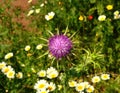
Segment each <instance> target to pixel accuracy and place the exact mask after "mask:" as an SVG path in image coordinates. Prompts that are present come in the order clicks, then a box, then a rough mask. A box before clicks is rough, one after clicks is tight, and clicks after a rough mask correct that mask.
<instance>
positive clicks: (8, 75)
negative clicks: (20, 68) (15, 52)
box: [6, 70, 15, 78]
mask: <svg viewBox="0 0 120 93" xmlns="http://www.w3.org/2000/svg"><path fill="white" fill-rule="evenodd" d="M6 76H7V77H8V78H14V77H15V71H14V70H10V71H8V72H7V74H6Z"/></svg>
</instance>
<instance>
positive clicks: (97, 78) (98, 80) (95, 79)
mask: <svg viewBox="0 0 120 93" xmlns="http://www.w3.org/2000/svg"><path fill="white" fill-rule="evenodd" d="M92 82H93V83H97V82H100V77H99V76H94V77H93V78H92Z"/></svg>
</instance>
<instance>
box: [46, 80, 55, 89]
mask: <svg viewBox="0 0 120 93" xmlns="http://www.w3.org/2000/svg"><path fill="white" fill-rule="evenodd" d="M47 89H48V90H49V91H54V90H55V89H56V85H55V84H54V83H53V82H50V83H49V85H48V88H47Z"/></svg>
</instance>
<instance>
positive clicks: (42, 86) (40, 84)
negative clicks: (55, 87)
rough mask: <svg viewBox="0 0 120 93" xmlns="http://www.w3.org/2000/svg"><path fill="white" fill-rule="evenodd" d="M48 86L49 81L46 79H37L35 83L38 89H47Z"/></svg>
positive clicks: (35, 87)
mask: <svg viewBox="0 0 120 93" xmlns="http://www.w3.org/2000/svg"><path fill="white" fill-rule="evenodd" d="M47 88H48V82H47V81H46V80H44V79H42V80H39V81H37V83H35V85H34V89H36V90H46V89H47Z"/></svg>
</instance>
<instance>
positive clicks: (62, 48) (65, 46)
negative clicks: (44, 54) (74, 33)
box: [48, 35, 72, 58]
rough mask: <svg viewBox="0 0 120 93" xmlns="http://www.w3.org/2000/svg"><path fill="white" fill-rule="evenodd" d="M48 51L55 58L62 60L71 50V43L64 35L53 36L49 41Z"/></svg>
mask: <svg viewBox="0 0 120 93" xmlns="http://www.w3.org/2000/svg"><path fill="white" fill-rule="evenodd" d="M48 45H49V51H50V53H51V54H52V55H53V56H55V57H56V58H62V57H64V56H66V55H67V54H68V53H69V52H70V50H71V48H72V42H71V40H70V39H69V38H68V37H67V36H65V35H54V36H52V37H51V38H50V39H49V43H48Z"/></svg>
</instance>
